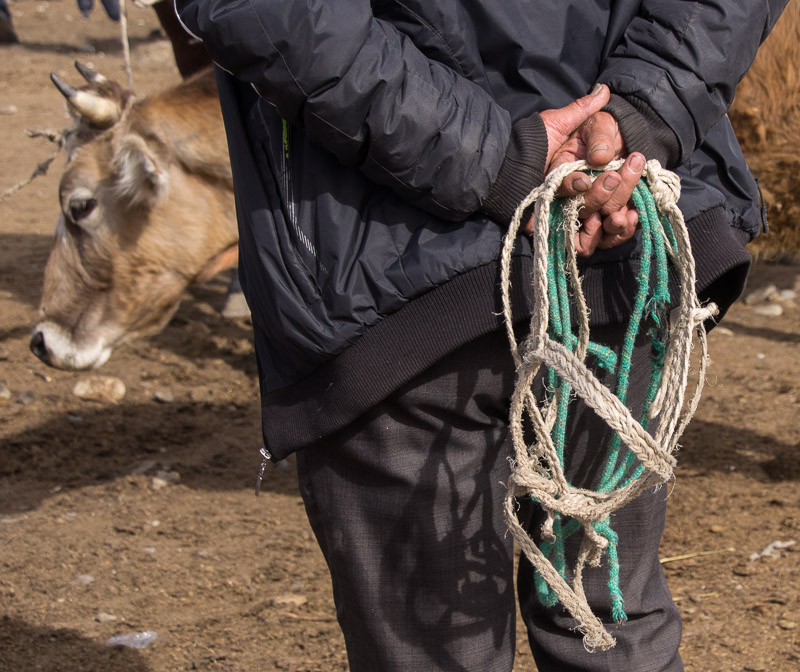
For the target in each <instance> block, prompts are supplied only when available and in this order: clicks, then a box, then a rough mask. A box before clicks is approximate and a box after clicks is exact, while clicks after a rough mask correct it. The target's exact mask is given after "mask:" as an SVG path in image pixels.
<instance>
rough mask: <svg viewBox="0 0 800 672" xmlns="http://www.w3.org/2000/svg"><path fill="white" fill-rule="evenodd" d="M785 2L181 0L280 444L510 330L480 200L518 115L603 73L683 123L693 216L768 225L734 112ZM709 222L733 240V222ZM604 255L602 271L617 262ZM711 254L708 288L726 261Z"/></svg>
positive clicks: (495, 246)
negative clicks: (223, 145)
mask: <svg viewBox="0 0 800 672" xmlns="http://www.w3.org/2000/svg"><path fill="white" fill-rule="evenodd" d="M783 4H784V2H783V1H782V0H772V1H769V0H758V1H754V0H730V1H728V2H725V3H719V2H688V1H683V2H681V1H678V0H670V1H666V0H644V1H642V2H637V1H636V0H619V1H614V0H580V1H578V0H562V2H558V3H554V2H544V1H540V0H470V2H463V1H459V0H404V1H402V2H400V1H397V0H373V1H372V2H369V1H368V0H303V1H302V2H301V1H295V0H287V1H285V2H272V1H270V0H177V1H176V7H177V9H178V12H179V15H180V17H181V19H182V21H183V22H184V23H185V25H186V26H187V28H188V29H189V30H190V31H191V32H192V33H194V34H196V35H197V36H199V37H200V38H201V39H202V40H203V42H204V44H205V46H206V48H207V50H208V52H209V53H210V55H211V57H212V58H213V60H214V61H215V62H216V63H217V64H218V66H219V67H220V68H222V69H223V70H225V71H226V72H227V73H230V75H232V76H229V75H225V74H224V73H223V74H221V76H220V77H218V83H219V87H220V98H221V101H222V106H223V113H224V116H225V121H226V129H227V133H228V140H229V145H230V151H231V159H232V166H233V171H234V177H235V182H236V196H237V214H238V217H239V222H240V234H241V242H240V250H241V251H240V255H241V257H240V273H241V279H242V284H243V288H244V290H245V294H246V296H247V299H248V302H249V304H250V307H251V310H252V314H253V324H254V330H255V339H256V352H257V356H258V361H259V370H260V374H261V391H262V399H263V407H264V421H265V435H266V437H267V440H268V441H269V442H270V444H271V445H270V449H271V450H272V451H273V452H274V453H276V454H277V455H279V456H280V455H283V454H285V453H286V452H288V451H289V450H291V449H293V448H296V447H298V446H299V445H303V444H304V443H307V442H308V441H309V440H312V439H314V438H316V437H318V436H320V435H323V434H325V433H326V432H329V431H334V430H336V429H338V428H340V427H342V426H344V425H345V424H346V422H348V421H349V420H350V419H352V417H353V416H354V415H357V414H358V413H360V412H363V411H364V410H365V409H366V408H368V407H369V406H370V405H371V404H372V403H374V402H375V401H377V400H378V399H379V398H380V397H381V396H382V395H384V394H387V393H388V392H390V391H391V389H392V388H393V387H396V386H397V385H398V384H401V383H402V382H403V381H404V380H407V379H408V378H409V377H410V376H412V375H414V374H415V373H417V372H419V371H420V370H422V369H423V368H424V367H425V366H427V365H429V364H430V363H432V362H433V361H435V359H436V358H438V357H440V356H441V355H443V354H445V353H446V352H447V351H449V350H452V349H453V348H454V347H457V346H458V345H460V344H461V343H464V342H466V341H467V340H469V339H470V338H474V337H476V336H477V335H480V334H481V333H485V332H486V331H488V330H489V329H492V328H496V326H497V318H496V316H495V315H494V313H493V311H496V309H497V303H496V283H497V266H496V265H497V259H498V252H499V249H500V245H501V242H502V238H503V235H504V228H505V227H504V223H503V222H500V223H497V222H494V221H492V220H490V219H489V218H488V217H487V216H486V215H485V214H483V211H482V209H481V206H482V204H483V202H484V200H485V199H486V198H487V195H488V194H489V191H490V189H491V188H492V185H493V183H494V181H495V180H496V178H497V176H498V173H499V171H500V169H501V166H502V164H503V161H504V159H505V157H506V150H507V147H508V146H509V138H510V134H511V132H512V127H513V125H514V124H515V123H516V122H518V121H519V120H521V119H524V118H526V117H528V116H530V115H532V114H533V113H535V112H538V111H541V110H544V109H549V108H556V107H561V106H563V105H566V104H568V103H569V102H571V101H572V100H574V99H575V98H577V97H580V96H582V95H585V94H586V93H587V92H588V91H589V90H591V89H592V87H593V85H594V84H595V82H603V83H606V84H608V85H609V87H610V88H611V90H612V92H614V93H615V94H618V95H619V96H621V97H622V98H623V99H624V100H626V101H628V102H629V103H630V104H631V106H632V108H633V109H637V110H646V111H648V113H649V114H650V115H651V116H653V114H652V113H653V112H655V115H657V116H656V119H657V121H658V124H662V125H663V126H664V128H665V129H668V130H669V131H671V133H672V134H674V145H675V146H674V148H673V149H674V151H673V152H672V154H673V160H674V163H675V164H676V165H674V166H670V167H678V171H679V173H680V175H681V177H682V183H683V196H682V198H681V201H680V205H681V208H682V209H683V211H684V214H685V216H686V218H687V220H691V219H693V218H699V219H698V221H700V222H702V221H704V220H703V216H704V215H706V214H707V213H717V214H718V215H719V216H718V217H717V220H719V218H720V216H722V215H721V213H723V212H726V213H727V216H726V217H725V218H724V219H725V220H726V224H728V225H730V226H732V227H733V229H734V231H739V232H740V233H739V235H738V238H740V239H741V238H745V239H749V238H750V237H752V236H754V235H756V234H757V232H758V230H759V228H760V226H761V220H760V211H759V209H758V207H757V205H756V199H757V190H756V186H755V183H754V180H753V178H752V176H751V175H750V173H749V170H748V168H747V166H746V165H745V162H744V159H743V157H742V155H741V152H740V150H739V147H738V144H737V142H736V140H735V138H734V135H733V131H732V129H731V126H730V123H729V122H728V119H727V117H726V111H727V109H728V106H729V105H730V103H731V101H732V99H733V95H734V90H735V86H736V84H737V83H738V81H739V80H740V79H741V77H742V76H743V75H744V73H745V72H746V70H747V69H748V68H749V66H750V64H751V63H752V61H753V59H754V57H755V53H756V50H757V48H758V46H759V44H760V43H761V42H762V41H763V39H764V38H765V37H766V35H767V33H768V32H769V30H770V29H771V27H772V25H773V24H774V22H775V21H776V20H777V18H778V16H779V14H780V11H781V9H782V7H783ZM626 142H627V144H628V149H629V150H634V149H636V147H635V146H631V145H632V144H635V142H631V139H630V138H627V137H626ZM534 186H536V185H535V184H531V185H530V188H533V187H534ZM723 208H724V211H723ZM711 219H713V217H712V218H711ZM711 219H709V221H711ZM715 221H716V220H715ZM697 229H698V231H701V230H707V231H710V232H711V234H708V233H707V235H712V234H713V237H714V238H717V237H723V238H725V240H724V241H721V242H718V243H715V244H718V245H719V246H720V247H721V248H725V249H727V248H731V249H733V247H735V245H734V242H732V241H735V240H736V238H737V236H736V235H733V234H732V233H731V229H730V228H729V227H728V226H726V227H725V229H726V230H725V231H719V229H718V227H714V226H711V225H709V227H706V229H703V226H701V225H698V227H697ZM706 242H708V241H706ZM712 242H713V241H712ZM700 244H701V246H702V245H703V243H702V242H701V243H700ZM737 244H738V243H737ZM731 246H733V247H731ZM518 248H519V250H518V254H519V257H520V259H521V260H522V261H519V263H518V271H519V273H520V274H521V275H520V281H519V282H518V283H517V284H518V285H520V284H524V282H523V281H524V272H525V269H526V268H527V266H526V263H525V261H524V260H525V259H526V258H527V257H529V254H530V248H529V246H528V245H527V241H524V240H521V242H520V245H519V246H518ZM740 248H741V246H740ZM703 249H704V250H705V247H703ZM711 249H712V253H713V245H712V246H711ZM622 252H623V253H626V252H627V253H632V254H633V255H634V256H635V249H634V247H633V246H632V245H629V246H624V247H623V250H622ZM616 253H617V254H619V253H620V252H619V250H618V251H617V252H616ZM614 261H619V259H618V258H617V259H615V260H614ZM606 262H608V259H607V258H606V259H604V258H603V255H599V256H598V257H597V259H595V260H590V263H589V266H588V270H589V271H591V270H592V267H594V269H595V270H597V269H599V271H598V273H599V274H600V276H601V277H602V276H604V275H605V276H609V275H613V273H609V272H608V271H607V269H605V267H604V263H606ZM726 263H727V262H726ZM736 263H738V261H737V262H736ZM723 265H724V264H723ZM728 265H729V266H730V263H729V264H728ZM710 267H711V268H712V269H714V270H713V271H709V273H708V274H707V275H708V278H707V279H705V280H704V282H705V283H706V284H711V283H713V282H714V281H716V280H717V279H718V278H719V277H720V275H721V273H722V272H724V271H725V270H727V269H726V268H722V267H721V266H720V267H717V265H715V264H714V263H712V264H710ZM589 275H590V276H591V273H589ZM596 275H597V274H596ZM601 284H602V283H601ZM700 289H702V287H701V288H700ZM604 291H606V294H608V290H607V288H606V290H604ZM612 293H613V292H612ZM619 299H620V301H621V302H622V303H624V300H625V297H624V296H620V297H619ZM604 300H605V301H606V303H607V302H608V296H605V297H604ZM521 303H523V304H524V303H525V301H524V298H523V299H522V300H521ZM612 313H613V311H611V312H610V313H609V314H612ZM593 314H596V315H600V316H602V315H603V314H605V313H604V312H603V311H602V310H598V311H596V313H593ZM609 319H611V318H609Z"/></svg>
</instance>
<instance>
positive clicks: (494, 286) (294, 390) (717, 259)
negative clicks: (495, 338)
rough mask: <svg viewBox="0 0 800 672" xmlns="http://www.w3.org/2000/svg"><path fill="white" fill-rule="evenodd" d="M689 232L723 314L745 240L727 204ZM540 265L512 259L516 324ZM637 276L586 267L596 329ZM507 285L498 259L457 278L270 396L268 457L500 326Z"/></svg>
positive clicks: (708, 292) (360, 409)
mask: <svg viewBox="0 0 800 672" xmlns="http://www.w3.org/2000/svg"><path fill="white" fill-rule="evenodd" d="M687 226H688V228H689V233H690V238H691V242H692V251H693V255H694V257H695V263H696V267H697V291H698V294H699V296H700V297H701V299H702V300H711V301H714V302H715V303H717V304H718V305H719V306H720V309H721V314H724V312H725V311H727V309H728V308H729V307H730V305H731V304H732V303H733V302H734V301H735V300H736V298H738V297H739V295H740V294H741V292H742V291H743V289H744V283H745V280H746V278H747V272H748V269H749V267H750V262H751V257H750V254H749V253H748V252H747V251H746V250H745V249H744V243H743V240H741V238H747V234H744V235H743V236H742V237H740V236H737V230H736V229H733V228H731V227H730V225H729V224H728V222H727V220H726V217H725V210H724V208H721V207H720V208H714V209H712V210H709V211H708V212H705V213H702V214H700V215H698V216H697V217H695V218H693V219H692V220H691V221H689V222H688V223H687ZM532 267H533V264H532V260H531V258H530V257H514V259H513V265H512V281H511V301H512V305H513V307H514V315H513V317H514V320H515V321H519V320H523V319H527V318H529V317H530V315H531V311H532V307H533V300H532V295H531V279H530V278H531V273H532ZM637 270H638V260H636V259H635V258H632V259H627V260H620V261H612V262H607V263H603V264H594V265H589V266H586V267H584V268H583V269H582V271H581V275H582V279H583V288H584V294H585V296H586V301H587V305H588V307H589V310H590V316H591V324H592V326H601V325H609V324H619V323H621V322H623V321H624V320H626V319H627V318H628V316H629V315H630V311H631V307H632V302H633V298H634V295H635V289H636V272H637ZM499 279H500V268H499V264H497V263H493V264H488V265H486V266H481V267H479V268H476V269H474V270H472V271H469V272H467V273H464V274H462V275H459V276H457V277H455V278H454V279H453V280H451V281H450V282H448V283H446V284H444V285H441V286H439V287H437V288H435V289H432V290H431V291H429V292H427V293H426V294H423V295H422V296H420V297H419V298H417V299H415V300H413V301H411V302H409V303H408V304H406V305H405V306H404V307H403V308H401V309H400V310H398V311H397V312H396V313H394V314H392V315H390V316H388V317H386V318H384V319H383V320H382V321H381V322H379V323H378V324H376V325H375V326H374V327H371V328H370V329H368V330H367V331H366V333H365V334H364V335H363V336H362V337H361V338H360V339H359V340H358V341H356V342H355V343H354V344H353V345H352V346H350V347H349V348H348V349H347V350H345V351H344V352H342V353H341V354H340V355H338V356H337V357H335V358H334V359H332V360H330V361H329V362H327V363H326V364H325V365H323V366H321V367H320V368H319V369H317V370H316V371H314V373H313V374H312V375H310V376H308V377H307V378H305V379H304V380H301V381H299V382H297V383H295V384H293V385H290V386H289V387H287V388H282V389H280V390H276V391H275V392H272V393H270V394H267V395H264V396H263V398H262V421H263V431H264V440H265V443H266V445H267V447H268V449H269V450H270V452H271V453H272V454H273V455H274V456H275V458H277V459H282V458H284V457H286V456H287V455H288V454H290V453H292V452H294V451H295V450H297V449H299V448H302V447H304V446H308V445H309V444H312V443H314V442H315V441H318V440H319V439H321V438H323V437H325V436H328V435H330V434H332V433H334V432H337V431H340V430H342V429H344V428H345V427H347V425H348V424H350V422H352V421H353V420H354V419H355V418H357V417H358V416H359V415H361V414H362V413H364V412H365V411H367V410H369V409H370V408H372V407H373V406H374V405H375V404H376V403H378V402H379V401H381V400H382V399H385V398H386V397H387V396H388V395H389V394H391V393H392V392H394V391H395V390H397V389H398V388H400V387H401V386H402V385H404V384H405V383H406V382H408V381H410V380H412V379H413V378H414V377H415V376H417V375H418V374H420V373H422V372H423V371H425V370H426V369H427V368H429V367H430V366H432V365H433V364H434V363H435V362H437V361H438V360H439V359H441V358H442V357H444V356H445V355H447V354H449V353H451V352H452V351H454V350H455V349H457V348H459V347H460V346H462V345H465V344H466V343H469V342H470V341H472V340H474V339H476V338H478V337H480V336H483V335H485V334H487V333H489V332H491V331H494V330H495V329H499V328H502V326H503V318H502V302H501V297H500V289H499V285H500V282H499ZM673 295H674V292H673ZM718 319H719V318H718ZM709 326H711V325H709Z"/></svg>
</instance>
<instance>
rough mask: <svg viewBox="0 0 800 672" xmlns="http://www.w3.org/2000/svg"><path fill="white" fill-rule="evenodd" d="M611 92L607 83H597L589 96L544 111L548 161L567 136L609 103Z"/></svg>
mask: <svg viewBox="0 0 800 672" xmlns="http://www.w3.org/2000/svg"><path fill="white" fill-rule="evenodd" d="M610 97H611V92H610V91H609V90H608V87H607V86H605V84H596V85H595V87H594V89H593V90H592V92H591V93H590V94H589V95H588V96H583V98H578V99H577V100H574V101H572V102H571V103H570V104H569V105H567V106H566V107H560V108H558V109H555V110H545V111H544V112H542V114H541V116H542V121H544V125H545V128H546V129H547V142H548V150H547V163H548V165H549V164H550V159H551V158H552V156H553V154H554V153H555V151H556V150H557V149H558V148H559V147H561V145H563V144H564V143H565V142H566V140H567V138H569V136H570V135H572V133H574V132H575V131H576V130H577V129H578V128H579V127H580V125H581V124H582V123H583V122H585V121H586V120H587V119H588V118H589V117H591V116H592V115H593V114H596V113H597V112H599V111H600V110H601V109H603V107H604V106H605V105H606V104H607V103H608V100H609V98H610Z"/></svg>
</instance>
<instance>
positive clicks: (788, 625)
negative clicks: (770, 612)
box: [778, 618, 797, 630]
mask: <svg viewBox="0 0 800 672" xmlns="http://www.w3.org/2000/svg"><path fill="white" fill-rule="evenodd" d="M778 627H779V628H780V629H781V630H794V629H795V628H796V627H797V622H796V621H790V620H789V619H788V618H781V619H780V620H779V621H778Z"/></svg>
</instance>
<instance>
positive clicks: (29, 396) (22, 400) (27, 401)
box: [17, 390, 35, 406]
mask: <svg viewBox="0 0 800 672" xmlns="http://www.w3.org/2000/svg"><path fill="white" fill-rule="evenodd" d="M34 401H35V399H34V398H33V392H31V391H30V390H28V391H26V392H23V393H22V394H21V395H19V397H18V398H17V403H18V404H22V405H23V406H30V405H31V404H32V403H33V402H34Z"/></svg>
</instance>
